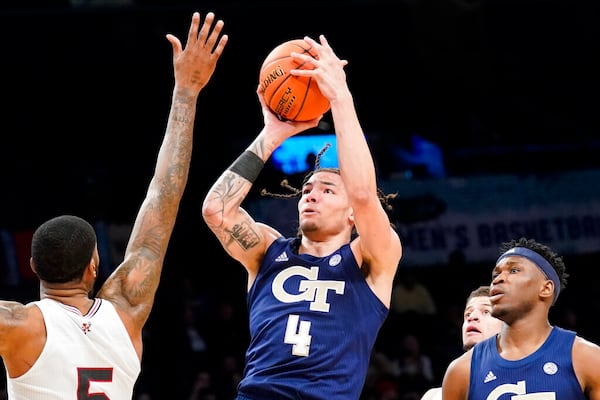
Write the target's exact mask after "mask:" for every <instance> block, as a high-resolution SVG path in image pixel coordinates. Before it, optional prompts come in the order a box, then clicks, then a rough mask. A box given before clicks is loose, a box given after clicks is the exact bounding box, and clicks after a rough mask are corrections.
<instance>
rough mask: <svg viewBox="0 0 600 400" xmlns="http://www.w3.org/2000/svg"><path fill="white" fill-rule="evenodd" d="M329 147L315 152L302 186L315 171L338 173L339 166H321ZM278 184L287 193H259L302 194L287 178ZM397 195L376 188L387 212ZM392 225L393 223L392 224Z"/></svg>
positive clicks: (264, 193)
mask: <svg viewBox="0 0 600 400" xmlns="http://www.w3.org/2000/svg"><path fill="white" fill-rule="evenodd" d="M330 147H331V143H325V145H324V146H323V148H321V150H320V151H319V152H318V153H317V156H316V157H315V165H314V168H313V169H312V170H310V171H308V172H307V173H306V175H305V176H304V178H303V179H302V186H304V184H305V183H306V182H307V181H308V180H309V179H310V177H311V176H313V175H314V174H315V173H317V172H333V173H335V174H338V175H339V174H340V169H339V168H335V167H321V157H322V156H323V154H324V153H325V152H326V151H327V149H328V148H330ZM280 186H281V187H283V188H284V189H286V190H288V191H289V192H290V193H287V194H284V193H272V192H269V191H267V190H266V189H262V190H261V191H260V195H261V196H269V197H273V198H278V199H292V198H296V197H300V196H302V189H298V188H296V187H294V186H292V185H290V183H289V181H288V180H287V179H283V180H282V181H281V182H280ZM397 195H398V194H397V193H385V192H384V191H383V190H382V189H380V188H377V197H378V198H379V202H380V203H381V205H382V207H383V208H384V210H385V211H386V212H388V213H390V212H391V211H392V208H393V207H392V204H391V200H393V199H394V198H396V196H397ZM392 226H393V224H392ZM298 235H300V232H298Z"/></svg>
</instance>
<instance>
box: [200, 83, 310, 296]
mask: <svg viewBox="0 0 600 400" xmlns="http://www.w3.org/2000/svg"><path fill="white" fill-rule="evenodd" d="M257 94H258V99H259V102H260V104H261V108H262V113H263V119H264V124H265V125H264V127H263V129H262V130H261V132H260V133H259V134H258V136H257V137H256V138H255V139H254V141H253V142H252V143H251V144H250V146H248V147H247V148H246V151H244V153H242V154H241V155H240V157H239V158H238V159H237V160H235V161H234V162H233V163H232V164H231V166H230V167H229V168H228V169H227V170H225V171H224V172H223V173H222V174H221V176H220V177H219V178H218V179H217V181H216V182H215V183H214V184H213V186H212V187H211V189H210V190H209V191H208V194H207V195H206V197H205V198H204V203H203V205H202V217H203V218H204V221H205V222H206V224H207V225H208V227H209V228H210V230H211V231H212V232H213V233H214V234H215V236H216V237H217V239H218V240H219V242H220V243H221V245H222V246H223V248H224V249H225V251H227V253H228V254H229V255H230V256H231V257H233V258H234V259H235V260H237V261H239V262H240V263H241V264H242V265H243V266H244V267H245V268H246V270H247V271H248V278H249V279H248V287H250V286H251V285H252V282H253V281H254V277H255V276H256V273H257V271H258V268H259V266H260V262H261V261H262V258H263V255H264V253H265V252H266V250H267V248H268V247H269V245H270V244H271V243H272V242H273V241H274V240H275V239H276V238H277V237H279V236H281V235H280V233H279V232H277V230H275V229H274V228H272V227H270V226H268V225H265V224H262V223H257V222H256V221H254V219H253V218H252V217H251V216H250V215H249V214H248V213H247V212H246V210H244V209H243V208H242V207H241V205H242V202H243V201H244V199H245V198H246V196H247V195H248V193H249V192H250V189H251V188H252V184H253V183H254V180H255V179H256V178H257V176H258V174H259V173H260V171H261V170H262V167H263V166H264V163H265V162H266V161H267V160H268V159H269V157H270V156H271V154H272V153H273V151H274V150H275V149H276V148H277V147H278V146H279V145H281V143H283V142H284V141H285V139H287V138H288V137H290V136H294V135H296V134H298V133H300V132H303V131H305V130H307V129H309V128H312V127H315V126H316V125H317V123H318V121H319V120H318V119H315V120H313V121H308V122H284V121H280V120H279V119H278V118H277V117H276V116H275V114H273V113H272V112H270V111H269V109H268V108H267V106H266V105H265V103H264V99H263V96H262V95H261V93H260V91H259V90H258V89H257Z"/></svg>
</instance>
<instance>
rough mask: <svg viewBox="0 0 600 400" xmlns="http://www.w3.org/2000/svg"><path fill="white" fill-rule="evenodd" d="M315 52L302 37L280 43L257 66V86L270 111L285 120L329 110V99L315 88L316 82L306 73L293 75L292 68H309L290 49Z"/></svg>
mask: <svg viewBox="0 0 600 400" xmlns="http://www.w3.org/2000/svg"><path fill="white" fill-rule="evenodd" d="M293 51H294V52H296V53H304V54H309V55H310V56H312V57H313V58H317V53H316V52H315V51H314V50H312V48H311V46H310V45H309V44H308V43H307V42H306V41H304V40H303V39H293V40H289V41H287V42H284V43H281V44H280V45H278V46H277V47H275V48H274V49H273V50H271V52H270V53H269V54H268V55H267V57H265V60H264V61H263V64H262V66H261V68H260V74H259V83H260V90H261V91H262V92H264V96H265V101H266V103H267V105H268V106H269V108H270V109H271V111H273V112H274V113H275V114H277V115H278V116H279V118H280V119H282V120H286V121H310V120H312V119H315V118H317V117H319V116H321V115H323V114H324V113H325V112H327V111H328V110H329V107H330V105H329V100H327V98H326V97H325V96H323V94H322V93H321V91H320V90H319V86H318V85H317V82H316V81H315V80H314V79H312V78H311V77H308V76H293V75H291V74H290V70H292V69H313V68H314V67H313V65H312V64H308V63H303V62H298V61H296V60H294V59H293V58H292V56H291V55H290V53H291V52H293Z"/></svg>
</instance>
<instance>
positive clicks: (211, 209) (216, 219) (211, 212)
mask: <svg viewBox="0 0 600 400" xmlns="http://www.w3.org/2000/svg"><path fill="white" fill-rule="evenodd" d="M223 211H224V210H223V204H222V203H219V202H216V201H211V200H209V199H208V198H207V199H205V200H204V202H203V203H202V218H203V219H204V222H206V224H207V225H209V226H220V225H221V224H222V223H223Z"/></svg>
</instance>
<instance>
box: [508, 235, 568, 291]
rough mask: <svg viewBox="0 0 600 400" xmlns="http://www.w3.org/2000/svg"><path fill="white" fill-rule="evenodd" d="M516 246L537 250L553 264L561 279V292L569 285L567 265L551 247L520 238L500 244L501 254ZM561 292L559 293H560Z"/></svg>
mask: <svg viewBox="0 0 600 400" xmlns="http://www.w3.org/2000/svg"><path fill="white" fill-rule="evenodd" d="M514 247H525V248H527V249H529V250H532V251H535V252H536V253H538V254H539V255H540V256H542V257H544V258H545V259H546V261H548V262H549V263H550V265H552V268H554V270H555V271H556V273H557V275H558V279H560V292H562V290H563V289H564V288H565V287H567V278H568V277H569V274H567V272H566V266H565V263H564V261H563V259H562V257H561V256H559V255H558V254H556V253H555V252H554V251H553V250H552V249H551V248H550V247H548V246H546V245H544V244H542V243H539V242H537V241H535V240H534V239H528V238H524V237H522V238H519V239H514V240H511V241H508V242H504V243H502V244H501V245H500V254H504V253H505V252H506V251H508V250H510V249H512V248H514ZM560 292H559V293H560Z"/></svg>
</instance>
